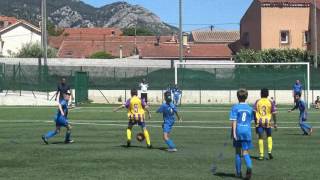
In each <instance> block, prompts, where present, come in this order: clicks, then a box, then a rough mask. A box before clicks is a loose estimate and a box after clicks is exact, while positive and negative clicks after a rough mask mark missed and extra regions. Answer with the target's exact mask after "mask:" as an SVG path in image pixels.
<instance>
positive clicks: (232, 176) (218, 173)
mask: <svg viewBox="0 0 320 180" xmlns="http://www.w3.org/2000/svg"><path fill="white" fill-rule="evenodd" d="M213 175H215V176H218V177H221V178H227V177H229V178H236V175H235V174H234V173H224V172H217V173H215V174H213Z"/></svg>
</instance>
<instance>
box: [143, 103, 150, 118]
mask: <svg viewBox="0 0 320 180" xmlns="http://www.w3.org/2000/svg"><path fill="white" fill-rule="evenodd" d="M149 108H150V107H149V106H148V105H147V106H145V107H144V110H145V111H146V112H147V113H148V117H149V119H151V112H150V109H149Z"/></svg>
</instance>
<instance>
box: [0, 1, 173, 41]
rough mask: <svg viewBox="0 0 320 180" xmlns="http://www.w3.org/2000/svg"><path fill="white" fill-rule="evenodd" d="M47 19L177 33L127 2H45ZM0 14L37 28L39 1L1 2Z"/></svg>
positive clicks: (62, 23)
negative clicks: (101, 4)
mask: <svg viewBox="0 0 320 180" xmlns="http://www.w3.org/2000/svg"><path fill="white" fill-rule="evenodd" d="M47 12H48V20H49V21H51V22H52V23H53V24H55V25H57V26H59V27H117V28H121V29H123V28H130V27H134V26H135V25H136V24H137V27H139V28H146V29H148V30H149V31H151V32H153V33H155V34H166V35H168V34H171V33H177V31H178V29H177V28H176V27H173V26H170V25H168V24H166V23H164V22H162V21H161V19H160V18H159V17H158V16H157V15H155V14H154V13H153V12H151V11H149V10H147V9H145V8H143V7H141V6H139V5H131V4H128V3H126V2H116V3H112V4H109V5H105V6H103V7H100V8H96V7H93V6H91V5H88V4H86V3H84V2H82V1H80V0H47ZM0 15H5V16H14V17H17V18H20V19H25V20H28V21H30V22H32V23H33V24H35V25H38V24H39V22H40V21H41V0H0Z"/></svg>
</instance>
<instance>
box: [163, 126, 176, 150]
mask: <svg viewBox="0 0 320 180" xmlns="http://www.w3.org/2000/svg"><path fill="white" fill-rule="evenodd" d="M162 127H163V140H164V141H165V142H166V144H167V145H168V148H169V149H168V151H169V152H176V151H177V148H176V145H175V144H174V143H173V141H172V139H171V138H170V132H171V129H172V125H171V124H169V123H164V124H163V125H162Z"/></svg>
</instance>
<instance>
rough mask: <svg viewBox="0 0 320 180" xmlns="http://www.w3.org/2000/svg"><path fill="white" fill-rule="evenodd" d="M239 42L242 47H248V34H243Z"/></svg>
mask: <svg viewBox="0 0 320 180" xmlns="http://www.w3.org/2000/svg"><path fill="white" fill-rule="evenodd" d="M241 42H242V44H243V45H244V46H249V45H250V38H249V33H248V32H244V33H243V34H242V37H241Z"/></svg>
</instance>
